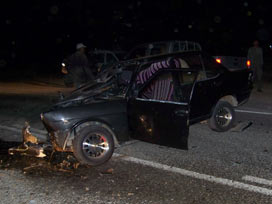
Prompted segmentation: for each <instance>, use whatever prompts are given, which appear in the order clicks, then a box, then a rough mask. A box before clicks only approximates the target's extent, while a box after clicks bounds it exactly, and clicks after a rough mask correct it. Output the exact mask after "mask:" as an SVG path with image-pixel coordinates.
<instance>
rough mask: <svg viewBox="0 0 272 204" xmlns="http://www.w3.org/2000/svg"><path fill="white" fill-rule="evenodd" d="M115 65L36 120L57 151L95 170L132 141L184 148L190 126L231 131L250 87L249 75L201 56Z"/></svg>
mask: <svg viewBox="0 0 272 204" xmlns="http://www.w3.org/2000/svg"><path fill="white" fill-rule="evenodd" d="M118 66H119V70H120V67H121V70H122V71H120V72H117V73H115V74H111V75H109V76H106V77H105V78H104V79H103V80H101V81H99V82H97V83H95V82H90V83H89V84H86V85H85V86H83V87H81V88H79V89H78V90H75V91H74V92H73V93H72V94H71V95H70V96H68V97H66V98H64V99H62V100H61V101H60V102H58V103H57V104H55V105H54V106H53V107H51V108H50V110H49V111H47V112H44V113H42V114H41V120H42V122H43V124H44V126H45V127H46V129H47V131H48V133H49V136H50V141H51V143H52V146H53V148H54V149H55V150H56V151H67V152H73V154H74V155H75V157H76V158H77V159H78V160H79V161H80V162H81V163H85V164H89V165H93V166H96V165H100V164H103V163H104V162H106V161H107V160H109V159H110V158H111V156H112V154H113V151H114V148H115V147H118V146H119V144H120V143H122V142H124V141H127V140H129V139H130V138H134V139H138V140H142V141H146V142H150V143H154V144H159V145H165V146H170V147H175V148H181V149H187V148H188V136H189V126H190V125H193V124H195V123H198V122H200V121H203V120H207V119H209V122H208V123H209V126H210V127H211V129H212V130H215V131H218V132H222V131H227V130H229V129H230V128H231V127H232V126H233V124H234V122H235V111H234V107H235V106H238V105H241V104H243V103H245V102H246V101H247V100H248V99H249V97H250V93H251V89H252V72H251V70H250V69H247V70H239V71H229V70H228V69H227V68H225V67H224V66H223V65H222V64H219V63H217V62H216V61H215V59H214V58H212V57H209V56H207V55H205V54H203V53H202V52H180V53H174V54H167V55H161V56H156V57H154V58H150V59H149V60H148V61H147V62H141V63H128V64H126V63H123V64H119V65H118Z"/></svg>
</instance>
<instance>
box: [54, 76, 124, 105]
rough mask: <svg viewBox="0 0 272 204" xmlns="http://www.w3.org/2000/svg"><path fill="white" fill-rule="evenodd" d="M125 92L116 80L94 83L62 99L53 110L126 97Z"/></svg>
mask: <svg viewBox="0 0 272 204" xmlns="http://www.w3.org/2000/svg"><path fill="white" fill-rule="evenodd" d="M123 90H124V88H122V87H118V86H117V83H116V80H115V79H113V78H112V79H111V80H108V81H107V82H97V81H93V82H90V83H87V84H85V85H84V86H82V87H80V88H79V89H76V90H75V91H73V92H72V93H71V94H70V95H68V96H66V97H65V98H63V99H61V100H60V101H59V102H58V103H56V104H55V105H54V106H53V108H58V107H68V106H75V105H83V104H88V103H92V102H99V101H101V100H110V99H113V98H120V97H124V94H122V92H123Z"/></svg>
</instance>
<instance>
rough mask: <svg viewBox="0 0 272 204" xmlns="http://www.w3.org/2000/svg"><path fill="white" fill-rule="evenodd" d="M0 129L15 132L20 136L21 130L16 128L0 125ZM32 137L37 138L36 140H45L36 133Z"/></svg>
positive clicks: (44, 137)
mask: <svg viewBox="0 0 272 204" xmlns="http://www.w3.org/2000/svg"><path fill="white" fill-rule="evenodd" d="M0 129H3V130H8V131H12V132H16V133H18V134H20V135H21V134H22V130H21V129H18V128H15V127H8V126H4V125H0ZM34 136H37V137H38V138H40V139H44V140H45V139H46V138H47V137H46V135H43V134H39V133H38V132H36V133H35V134H34Z"/></svg>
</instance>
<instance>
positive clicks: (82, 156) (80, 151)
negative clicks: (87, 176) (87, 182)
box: [73, 125, 114, 166]
mask: <svg viewBox="0 0 272 204" xmlns="http://www.w3.org/2000/svg"><path fill="white" fill-rule="evenodd" d="M73 150H74V155H75V157H76V158H77V160H78V161H79V162H80V163H83V164H88V165H92V166H98V165H101V164H103V163H105V162H107V161H108V160H109V159H110V158H111V156H112V154H113V151H114V141H113V137H112V134H111V133H110V132H109V131H108V130H107V129H106V128H104V127H102V126H96V125H92V126H87V127H84V128H83V129H81V130H80V131H79V132H78V134H77V135H76V136H75V139H74V140H73Z"/></svg>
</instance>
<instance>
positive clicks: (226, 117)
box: [209, 101, 236, 132]
mask: <svg viewBox="0 0 272 204" xmlns="http://www.w3.org/2000/svg"><path fill="white" fill-rule="evenodd" d="M235 119H236V116H235V111H234V108H233V106H232V105H231V104H230V103H228V102H226V101H219V102H218V103H217V104H216V106H215V108H214V111H213V114H212V117H211V118H210V120H209V126H210V128H211V129H212V130H215V131H217V132H225V131H228V130H229V129H231V128H232V127H233V126H234V123H235Z"/></svg>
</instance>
